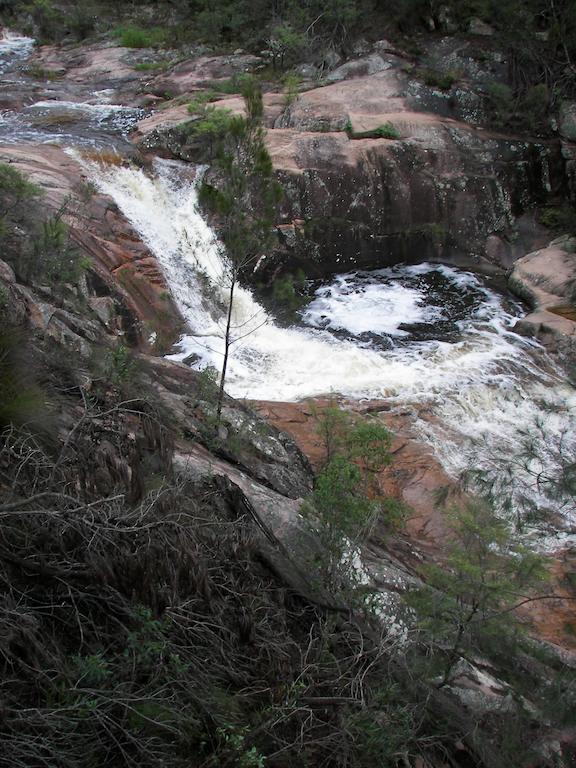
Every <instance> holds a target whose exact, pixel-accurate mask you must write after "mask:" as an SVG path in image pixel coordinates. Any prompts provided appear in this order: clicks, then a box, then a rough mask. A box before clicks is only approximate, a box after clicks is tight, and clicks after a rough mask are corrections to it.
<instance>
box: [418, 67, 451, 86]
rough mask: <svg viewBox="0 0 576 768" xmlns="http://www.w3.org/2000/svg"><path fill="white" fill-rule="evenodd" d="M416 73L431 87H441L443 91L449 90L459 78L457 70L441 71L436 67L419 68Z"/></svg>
mask: <svg viewBox="0 0 576 768" xmlns="http://www.w3.org/2000/svg"><path fill="white" fill-rule="evenodd" d="M415 74H416V76H417V77H419V78H421V79H422V80H423V81H424V82H425V84H426V85H428V86H430V88H439V89H440V90H441V91H449V90H450V88H452V86H453V85H454V83H455V82H456V81H457V80H458V75H457V74H456V73H455V72H439V71H438V70H435V69H419V70H416V72H415Z"/></svg>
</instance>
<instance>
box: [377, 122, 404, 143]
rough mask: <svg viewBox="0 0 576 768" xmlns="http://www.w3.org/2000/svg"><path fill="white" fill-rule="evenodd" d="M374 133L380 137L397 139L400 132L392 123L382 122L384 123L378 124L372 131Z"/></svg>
mask: <svg viewBox="0 0 576 768" xmlns="http://www.w3.org/2000/svg"><path fill="white" fill-rule="evenodd" d="M374 135H375V136H376V137H378V138H380V139H399V138H400V134H399V132H398V130H397V129H396V128H394V126H393V125H392V123H384V125H379V126H378V128H376V130H375V131H374Z"/></svg>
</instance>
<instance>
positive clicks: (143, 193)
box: [87, 160, 576, 545]
mask: <svg viewBox="0 0 576 768" xmlns="http://www.w3.org/2000/svg"><path fill="white" fill-rule="evenodd" d="M87 167H88V170H89V173H90V176H91V178H92V179H93V181H94V182H95V183H96V184H97V186H98V187H99V188H100V189H101V190H102V191H103V192H105V193H106V194H108V195H110V196H111V197H112V198H113V199H114V200H115V202H116V203H117V205H118V206H119V207H120V209H121V210H122V211H123V213H124V214H125V215H126V217H127V218H128V219H129V220H130V221H131V223H132V224H133V226H134V227H135V229H136V230H137V231H138V232H139V233H140V235H141V237H142V239H143V240H144V241H145V242H146V243H147V244H148V246H149V247H150V249H151V250H152V251H153V252H154V253H155V255H156V256H157V258H158V259H159V261H160V263H161V265H162V267H163V269H164V272H165V275H166V278H167V281H168V283H169V285H170V287H171V290H172V292H173V295H174V297H175V299H176V301H177V303H178V305H179V307H180V309H181V311H182V314H183V315H184V317H185V318H186V319H187V321H188V325H189V329H190V335H187V336H185V337H184V338H183V339H182V340H181V344H180V346H181V351H180V353H179V354H178V355H175V356H173V357H174V359H183V358H185V357H187V356H189V355H191V354H193V353H194V354H196V355H197V356H198V359H199V364H200V365H206V364H208V363H211V364H214V365H215V366H216V367H220V365H221V361H222V352H223V327H224V313H223V306H225V304H226V298H227V284H226V283H227V280H226V278H227V270H226V263H227V262H226V258H225V255H224V253H223V251H222V248H221V247H220V245H219V243H218V241H217V239H216V237H215V235H214V233H213V232H212V230H211V229H210V227H209V226H208V225H207V223H206V222H205V221H204V219H203V218H202V215H201V213H200V211H199V208H198V200H197V184H198V176H197V177H196V179H195V180H191V179H190V167H189V166H184V165H183V164H180V163H176V162H173V161H163V160H157V161H156V162H155V168H154V176H150V175H148V174H146V173H145V172H144V171H143V170H141V169H135V168H128V167H105V168H103V167H100V166H97V165H94V164H90V165H89V166H87ZM431 269H434V270H436V271H438V272H439V273H441V274H442V275H443V276H444V277H445V278H446V279H448V280H449V281H451V283H452V285H453V286H454V289H455V290H456V289H458V288H470V287H472V288H474V290H476V291H478V292H479V293H480V295H481V296H482V302H481V303H480V306H478V307H477V308H476V309H474V311H473V312H472V314H471V316H470V317H469V318H468V319H465V320H462V321H460V322H459V323H458V324H457V325H458V331H459V333H458V336H457V339H455V340H448V341H446V340H443V341H438V340H434V339H431V340H425V341H418V342H415V343H407V344H402V343H397V344H395V345H394V344H392V345H391V348H382V346H381V345H380V346H378V345H377V344H374V343H372V342H371V341H370V340H369V339H367V338H366V337H365V334H366V333H371V334H386V335H387V336H388V337H392V339H398V340H399V342H401V340H402V338H403V337H404V336H405V335H406V330H405V328H404V326H405V325H406V324H413V323H422V322H433V321H435V320H438V319H439V318H441V317H442V313H443V307H442V306H441V305H440V304H438V305H436V306H434V305H432V306H430V305H426V304H425V303H424V299H425V297H424V296H423V295H421V293H419V291H418V290H417V289H415V288H413V287H412V288H409V287H408V288H407V287H406V285H402V284H400V283H399V282H398V281H395V280H394V279H387V280H385V281H384V282H377V281H375V282H374V283H372V284H371V283H370V282H369V281H368V282H366V281H364V284H363V285H362V286H360V287H358V286H357V285H356V284H355V276H354V275H343V276H340V277H338V278H336V279H335V280H334V282H333V283H332V284H331V285H329V286H324V287H323V288H321V289H320V290H319V291H318V292H317V294H316V298H315V299H314V300H313V301H312V302H311V304H310V305H309V306H308V307H307V308H306V310H305V312H304V313H303V317H302V320H303V322H304V324H306V325H307V326H309V327H304V328H303V327H299V328H295V327H293V328H288V329H286V328H281V327H279V326H278V325H276V324H275V322H274V319H273V318H272V317H270V316H269V315H268V314H267V313H266V311H265V310H264V309H263V308H262V307H261V306H260V305H259V304H258V303H257V302H256V301H255V299H254V298H253V296H252V294H251V293H250V291H249V290H246V289H244V288H238V289H237V292H236V294H235V300H234V307H233V309H234V312H233V323H234V326H235V331H234V335H235V336H238V337H239V336H241V337H242V339H241V340H240V341H239V342H238V343H237V344H235V345H234V346H233V348H232V356H231V360H230V363H229V371H228V376H227V381H226V389H227V391H228V392H229V393H230V394H232V395H234V396H236V397H246V398H251V399H262V400H297V399H302V398H306V397H311V396H316V395H322V394H327V393H339V394H342V395H344V396H347V397H350V398H357V399H360V398H370V399H375V398H377V399H380V398H386V399H388V400H389V401H390V402H391V403H392V404H398V405H399V406H402V407H403V408H404V409H406V408H408V409H410V407H412V409H413V415H414V421H415V427H416V429H417V431H418V432H419V434H420V435H421V436H422V437H425V438H426V439H427V440H428V441H429V442H430V443H431V444H432V445H433V447H434V448H435V450H436V452H437V454H438V456H439V458H440V460H441V461H442V463H443V464H444V466H445V467H446V469H447V470H448V471H449V472H450V473H452V474H453V475H454V476H456V475H458V473H459V472H460V471H462V470H463V469H467V468H469V467H471V466H473V467H477V468H486V467H490V466H493V465H494V464H497V463H498V462H499V461H502V462H503V463H505V462H507V461H508V462H509V460H510V457H511V456H512V455H514V452H515V450H517V446H518V445H519V443H520V442H521V441H522V439H523V430H525V429H527V428H529V426H530V425H531V424H533V423H538V424H539V425H540V427H539V428H540V431H541V432H542V433H543V439H544V442H546V441H550V443H551V444H554V443H556V444H557V443H558V442H559V441H560V440H561V439H563V440H564V446H565V450H570V448H571V446H570V440H569V439H568V437H567V435H573V434H574V430H573V429H572V427H573V420H574V406H575V405H576V397H575V393H574V390H573V389H572V388H571V387H570V386H569V385H567V384H566V383H565V381H564V378H563V375H562V372H561V371H560V370H559V369H556V368H555V366H554V365H553V364H552V362H551V361H550V360H549V359H548V358H547V356H546V354H545V352H544V351H543V350H542V349H541V348H540V347H539V346H538V345H536V344H535V343H533V342H531V341H528V340H526V339H524V338H522V337H520V336H518V335H517V334H515V333H514V332H513V331H512V330H511V327H512V325H513V324H514V322H515V318H514V317H513V316H512V315H510V314H508V313H507V312H506V311H505V309H504V307H503V304H502V301H501V299H500V297H499V296H498V295H497V294H495V293H494V292H492V291H490V290H489V289H487V288H485V287H483V286H482V285H481V283H480V282H479V281H478V279H477V278H476V277H475V276H474V275H472V274H470V273H465V272H460V271H458V270H454V269H451V268H449V267H441V266H438V265H434V266H432V265H419V266H415V267H405V268H403V274H404V276H406V275H408V276H411V277H414V276H418V275H419V274H420V275H421V274H424V273H425V272H426V271H430V270H431ZM400 271H402V270H400ZM385 272H386V270H381V271H379V273H375V274H378V275H379V276H380V277H381V276H382V274H383V273H385ZM388 272H390V274H391V276H392V277H394V274H395V273H394V270H389V271H388ZM397 274H399V272H398V271H397ZM388 277H390V275H389V276H388ZM363 334H364V335H363ZM389 346H390V345H389ZM423 404H425V405H426V408H424V409H423V408H422V407H421V406H422V405H423ZM572 447H574V446H572ZM554 461H555V459H554V458H553V457H550V462H552V463H553V462H554ZM526 482H527V483H529V482H530V479H529V477H527V478H526ZM533 493H534V494H536V489H535V488H534V489H533ZM564 513H565V517H566V518H567V520H566V522H567V523H569V524H571V523H573V522H574V520H573V519H571V516H570V514H569V513H568V512H567V511H566V510H564ZM556 543H557V540H556ZM552 545H553V544H552Z"/></svg>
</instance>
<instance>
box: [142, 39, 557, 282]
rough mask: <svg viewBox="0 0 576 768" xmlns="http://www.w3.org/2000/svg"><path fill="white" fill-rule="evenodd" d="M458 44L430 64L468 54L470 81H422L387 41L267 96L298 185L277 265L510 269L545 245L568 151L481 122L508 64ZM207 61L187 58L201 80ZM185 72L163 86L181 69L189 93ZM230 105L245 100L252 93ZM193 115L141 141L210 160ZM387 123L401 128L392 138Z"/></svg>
mask: <svg viewBox="0 0 576 768" xmlns="http://www.w3.org/2000/svg"><path fill="white" fill-rule="evenodd" d="M446 45H447V43H446V41H445V40H444V41H443V40H439V41H438V42H437V43H434V44H431V48H430V50H429V51H428V52H427V54H426V59H425V63H426V62H427V63H428V65H430V66H432V65H434V66H438V62H439V61H440V62H442V61H443V60H444V59H446V61H448V62H452V61H453V59H454V60H458V61H460V59H461V60H462V62H463V64H462V67H461V68H460V71H461V73H462V76H461V78H460V80H459V82H458V85H457V86H456V85H455V86H453V87H452V88H450V89H448V90H445V91H442V90H440V89H438V88H434V87H431V86H428V85H426V84H425V83H424V82H422V81H421V80H419V79H417V77H416V76H415V75H414V74H413V73H411V72H410V71H409V69H410V65H409V62H408V60H407V58H403V57H402V55H401V54H399V53H398V52H397V51H396V52H390V51H387V50H385V49H384V50H383V49H382V47H381V46H380V47H379V46H378V45H377V44H376V45H375V46H374V50H373V52H372V53H370V54H369V55H367V56H364V57H363V58H360V59H358V60H354V61H350V62H347V63H346V64H344V65H342V66H340V67H339V68H338V69H336V70H334V71H333V72H332V73H330V75H329V76H328V78H327V83H328V84H326V85H324V86H323V87H318V86H317V84H316V83H315V82H314V81H312V80H309V81H306V82H304V84H303V86H302V89H303V90H302V92H301V93H300V94H299V95H298V97H297V98H296V99H295V100H293V101H292V103H290V104H285V103H284V104H282V98H281V94H279V93H266V94H265V122H266V125H267V128H268V130H267V141H268V147H269V151H270V154H271V156H272V160H273V163H274V166H275V168H276V169H277V173H278V176H279V178H280V180H281V182H282V185H283V187H284V190H285V193H286V195H285V200H284V202H283V204H282V205H281V207H280V209H279V212H278V224H279V225H281V226H282V232H283V235H284V238H283V241H284V242H283V245H284V249H283V250H282V253H281V254H277V258H276V259H268V260H266V262H265V266H264V269H266V270H269V271H270V274H273V273H274V272H275V271H276V270H278V269H279V268H280V269H293V268H295V267H296V266H303V267H304V269H305V271H306V272H307V274H309V275H311V276H319V275H323V274H330V273H334V272H337V271H342V270H343V269H348V268H351V267H368V266H370V267H376V266H386V265H390V264H394V263H397V262H399V261H421V260H424V259H427V260H440V261H443V262H453V263H457V264H460V265H463V266H474V265H476V266H484V267H508V266H510V265H511V264H512V262H513V261H514V260H515V259H516V258H518V257H519V256H521V255H523V254H524V253H526V251H527V250H531V249H532V248H533V247H539V246H540V245H542V244H543V241H542V237H541V235H542V233H541V231H540V230H539V227H538V226H537V225H536V224H535V221H534V217H533V213H532V212H533V210H534V209H535V208H536V207H537V206H539V205H542V204H545V203H546V201H547V200H548V199H549V198H550V197H553V196H556V195H561V194H563V193H564V192H565V186H566V183H567V177H566V173H565V156H566V148H565V147H564V150H563V151H562V149H561V146H560V143H559V142H558V141H556V140H547V139H542V140H539V139H521V138H518V137H511V136H506V135H503V134H498V133H494V132H490V131H488V130H485V129H483V128H481V127H480V124H481V123H482V121H483V120H485V109H484V107H483V104H484V92H483V85H482V83H483V82H484V78H485V77H496V79H498V78H499V77H500V76H501V75H502V72H503V71H504V68H505V61H504V60H503V59H502V56H498V55H496V53H494V56H493V57H492V58H489V62H488V64H483V65H482V66H480V64H478V62H476V61H475V59H474V58H473V55H472V53H470V50H469V48H470V45H469V44H466V43H461V44H458V41H456V42H454V41H451V42H450V45H449V46H448V48H449V50H448V52H446V50H445V48H446ZM434 46H436V48H437V50H436V48H435V47H434ZM206 63H208V62H206ZM204 64H205V63H203V61H200V60H199V61H198V62H197V66H196V68H194V67H192V69H190V67H188V69H189V70H190V76H192V75H193V76H194V77H195V78H196V80H195V81H194V82H195V84H196V86H197V85H198V77H199V76H200V74H202V73H203V66H204ZM209 64H210V68H211V69H214V67H215V64H214V62H213V61H212V60H210V62H209ZM201 65H202V66H201ZM222 66H224V64H222ZM483 67H484V69H486V71H484V69H483ZM215 71H216V70H215ZM181 75H182V73H181V72H179V71H178V72H175V73H174V74H173V75H172V74H167V75H164V76H163V80H162V82H163V83H165V84H166V85H167V87H168V89H169V83H170V80H171V78H172V77H174V78H175V82H174V84H173V87H174V88H176V89H177V90H178V89H179V88H180V82H181V79H182V77H181ZM178 92H181V91H180V90H178ZM218 105H219V106H222V107H226V108H228V109H231V110H232V111H233V112H241V110H242V100H241V99H240V98H239V97H233V98H227V99H223V100H221V101H220V102H218ZM187 118H188V116H187V115H186V114H185V111H184V109H183V108H182V107H181V106H178V105H175V106H174V108H173V109H168V110H166V112H165V114H164V117H163V116H162V114H161V113H157V114H156V115H154V116H153V117H152V118H149V119H148V120H144V121H142V122H141V123H140V124H139V126H138V133H137V134H136V135H135V137H136V140H139V141H142V144H143V146H144V147H146V148H147V149H152V150H160V151H162V152H164V153H168V154H173V155H176V156H180V157H182V158H184V159H188V160H190V159H195V158H198V157H199V154H198V147H195V146H193V145H191V144H190V143H189V139H188V138H187V137H186V135H185V133H184V132H181V131H179V128H178V126H179V124H181V123H182V122H184V121H185V120H186V119H187ZM384 125H390V126H391V127H392V128H393V131H394V132H395V133H396V134H397V136H398V138H397V139H394V138H393V139H389V138H382V137H379V136H378V133H377V131H378V128H379V127H381V126H384ZM391 135H394V134H391ZM563 154H564V156H563ZM303 222H305V226H302V223H303ZM290 228H292V232H291V233H290V232H289V229H290ZM281 239H282V238H281Z"/></svg>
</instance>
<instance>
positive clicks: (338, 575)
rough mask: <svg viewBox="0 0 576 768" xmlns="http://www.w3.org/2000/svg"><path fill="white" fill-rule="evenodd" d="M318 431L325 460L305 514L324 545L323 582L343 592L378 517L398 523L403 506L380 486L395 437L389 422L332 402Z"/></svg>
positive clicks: (320, 563)
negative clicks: (379, 478)
mask: <svg viewBox="0 0 576 768" xmlns="http://www.w3.org/2000/svg"><path fill="white" fill-rule="evenodd" d="M317 433H318V435H319V437H320V438H321V440H322V443H323V445H324V448H325V453H326V458H325V463H324V465H323V467H322V469H321V471H320V472H319V473H318V475H317V477H316V483H315V487H314V492H313V494H312V496H311V498H310V500H309V503H308V504H307V505H305V507H304V512H305V515H306V516H307V518H308V520H309V522H310V526H311V528H312V529H313V530H314V531H315V532H316V533H317V534H318V535H319V538H320V539H321V541H322V544H323V548H324V553H325V554H324V555H323V556H322V557H321V558H320V561H319V563H318V565H319V568H320V572H321V578H322V581H323V583H324V586H326V587H327V588H328V589H330V590H336V591H338V590H341V589H347V588H349V587H351V586H353V583H354V581H355V574H354V571H355V568H356V565H355V564H356V562H357V554H358V548H359V546H360V544H361V542H362V541H363V540H365V539H366V538H367V536H368V535H369V533H370V531H371V530H372V529H373V527H374V525H375V523H376V521H377V520H378V519H379V518H383V519H384V520H385V521H387V522H388V524H389V527H394V526H396V525H397V524H398V522H399V520H400V518H401V514H402V510H401V509H400V507H399V505H398V504H397V503H395V502H394V501H393V500H391V499H388V498H386V497H384V496H383V495H382V494H381V493H380V490H379V487H378V481H377V474H378V472H379V471H380V470H382V469H383V468H384V467H385V466H387V465H388V464H390V462H391V455H390V447H391V443H392V435H391V434H390V432H389V431H388V430H387V429H386V427H385V426H384V425H382V424H380V423H378V422H377V421H375V420H366V419H358V418H355V417H354V416H353V414H351V413H348V412H346V411H344V410H342V409H340V408H338V407H337V406H335V405H330V406H328V407H327V408H325V409H323V410H322V411H321V412H320V413H319V415H318V425H317Z"/></svg>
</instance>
